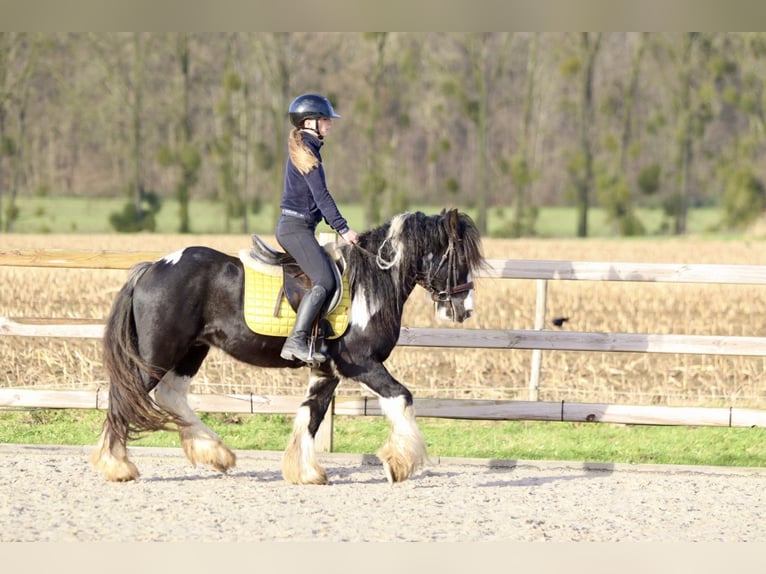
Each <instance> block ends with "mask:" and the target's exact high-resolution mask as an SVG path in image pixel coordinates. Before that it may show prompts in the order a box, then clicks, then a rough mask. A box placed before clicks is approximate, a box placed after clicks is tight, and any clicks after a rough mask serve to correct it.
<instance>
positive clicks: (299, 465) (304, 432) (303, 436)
mask: <svg viewBox="0 0 766 574" xmlns="http://www.w3.org/2000/svg"><path fill="white" fill-rule="evenodd" d="M338 382H339V379H338V376H337V375H336V374H335V372H334V371H333V370H332V367H329V366H328V365H327V364H326V363H325V364H324V365H322V366H321V367H316V368H313V369H311V374H310V375H309V385H308V390H307V391H306V400H304V401H303V403H301V406H300V408H299V409H298V412H297V414H296V415H295V422H294V424H293V433H292V436H291V437H290V441H289V442H288V444H287V448H286V449H285V453H284V455H283V457H282V476H283V477H284V479H285V480H286V481H287V482H291V483H293V484H327V473H326V472H325V470H324V468H322V467H321V466H320V465H319V463H318V462H317V459H316V451H315V448H314V438H315V437H316V433H317V431H318V430H319V425H320V424H322V420H323V419H324V416H325V413H326V412H327V408H328V407H329V406H330V402H331V401H332V397H333V394H334V393H335V388H336V387H337V386H338Z"/></svg>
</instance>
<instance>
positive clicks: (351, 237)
mask: <svg viewBox="0 0 766 574" xmlns="http://www.w3.org/2000/svg"><path fill="white" fill-rule="evenodd" d="M341 237H343V239H345V240H346V242H347V243H350V244H351V245H354V244H355V243H359V234H358V233H357V232H356V231H354V230H353V229H349V230H348V231H346V233H344V234H343V235H341Z"/></svg>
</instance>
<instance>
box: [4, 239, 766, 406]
mask: <svg viewBox="0 0 766 574" xmlns="http://www.w3.org/2000/svg"><path fill="white" fill-rule="evenodd" d="M265 239H267V241H269V242H270V243H271V244H272V245H276V243H275V241H274V239H273V237H268V236H267V237H265ZM249 241H250V240H249V237H247V236H245V235H216V236H202V235H196V236H184V235H26V234H18V235H13V234H9V235H0V250H7V249H51V248H64V249H98V250H102V249H103V250H118V251H157V252H158V253H166V252H171V251H174V250H176V249H179V248H181V247H184V246H187V245H192V244H196V245H207V246H210V247H214V248H216V249H220V250H222V251H226V252H229V253H235V252H236V251H237V250H238V249H240V248H242V247H246V246H248V245H249ZM484 252H485V256H486V257H488V258H491V259H562V260H573V261H614V262H618V261H635V262H662V263H721V264H750V265H766V251H764V249H763V243H762V242H760V241H746V240H737V241H734V240H711V239H695V238H679V239H675V238H674V239H662V240H646V239H642V240H631V241H627V240H598V239H588V240H543V239H540V240H536V239H523V240H500V239H487V240H485V241H484ZM126 277H127V272H126V271H121V270H118V271H114V270H89V269H46V268H21V267H3V266H0V286H2V289H1V291H2V293H1V294H0V316H2V317H11V318H20V317H27V318H49V317H57V318H61V317H66V318H85V319H92V320H99V321H100V320H103V319H105V317H106V316H107V314H108V312H109V308H110V306H111V302H112V299H113V297H114V295H115V294H116V293H117V291H118V290H119V288H120V287H121V285H122V283H123V282H124V281H125V279H126ZM476 307H477V312H476V315H475V316H474V317H473V318H471V319H470V320H469V321H468V322H467V323H465V324H463V325H462V326H459V325H452V327H453V328H456V329H461V328H468V329H482V328H486V329H531V328H533V326H534V313H535V282H534V281H531V280H509V279H489V278H483V279H479V280H477V292H476ZM764 310H766V287H759V286H744V285H693V284H686V285H671V284H662V283H659V284H650V283H627V282H591V281H551V282H549V284H548V318H549V319H550V318H552V317H555V316H567V317H570V320H569V322H567V323H566V324H565V325H564V327H563V328H564V329H569V330H575V331H596V332H625V333H631V332H632V333H679V334H680V333H688V334H709V335H736V336H763V335H764V334H766V319H765V318H764V317H766V315H764ZM403 324H404V325H406V326H420V327H431V326H439V327H444V326H451V325H449V324H445V323H440V322H437V321H436V320H435V319H434V318H433V316H432V312H431V306H430V304H428V303H426V296H425V292H424V291H423V290H421V289H420V288H417V289H416V290H415V292H413V294H412V296H411V298H410V301H409V302H408V304H407V306H406V308H405V315H404V321H403ZM546 328H551V329H554V328H555V327H553V326H551V325H550V323H549V324H548V325H547V327H546ZM531 353H532V352H531V351H517V350H482V349H445V350H441V349H424V348H407V347H400V348H397V349H396V350H395V351H394V353H393V355H392V356H391V358H390V359H389V360H388V362H387V366H388V368H389V369H390V370H391V372H392V373H393V374H394V376H395V377H397V379H399V380H400V381H402V382H403V383H404V384H406V385H407V386H408V387H409V388H410V390H412V392H413V394H415V396H418V397H441V398H483V399H520V400H526V399H527V398H528V391H527V382H528V379H529V371H530V364H531V363H530V359H531ZM0 365H1V366H2V367H1V368H0V386H3V387H32V388H45V389H90V388H95V387H96V386H97V385H103V384H105V383H106V381H105V374H104V372H103V369H102V366H101V359H100V342H99V341H95V340H85V339H81V340H75V339H68V340H65V339H41V338H25V337H8V336H4V337H1V338H0ZM765 365H766V360H764V359H762V358H755V357H718V356H697V355H664V354H644V353H600V352H588V353H576V352H559V351H550V352H545V353H544V354H543V364H542V375H541V382H540V399H541V400H571V401H586V402H614V403H621V404H667V405H695V406H740V407H753V408H762V407H766V384H765V383H766V377H764V366H765ZM306 376H307V375H306V372H305V371H304V370H296V371H289V370H269V369H257V368H254V367H250V366H248V365H242V364H239V363H237V362H236V361H234V360H232V359H230V358H229V357H228V356H226V355H224V354H223V353H220V352H218V351H216V350H213V351H211V353H210V355H209V357H208V359H207V361H206V362H205V363H204V365H203V368H202V370H201V371H200V373H199V375H198V376H197V378H196V379H195V383H194V384H193V387H192V391H193V392H213V393H229V392H254V393H257V394H282V395H300V394H302V393H303V391H304V387H305V383H306ZM338 392H339V394H341V395H357V394H360V393H361V392H362V391H361V389H360V388H359V387H358V386H357V385H356V384H354V383H351V382H344V383H343V384H342V385H341V386H340V387H339V390H338Z"/></svg>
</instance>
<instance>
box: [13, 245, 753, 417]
mask: <svg viewBox="0 0 766 574" xmlns="http://www.w3.org/2000/svg"><path fill="white" fill-rule="evenodd" d="M163 255H164V254H162V253H155V252H132V253H131V252H109V251H72V250H13V251H0V266H2V265H7V266H20V267H60V268H92V269H129V268H130V267H131V266H133V265H134V264H135V263H138V262H140V261H147V260H155V259H157V258H159V257H161V256H163ZM480 276H482V277H489V278H498V279H533V280H536V282H537V283H536V286H537V302H536V311H535V326H534V327H535V328H534V329H533V330H506V329H459V330H456V329H431V328H429V329H425V328H417V327H404V328H402V330H401V333H400V337H399V345H403V346H421V347H462V348H485V349H532V350H533V351H534V353H533V356H532V369H531V378H530V384H529V386H530V393H529V394H530V400H529V401H483V400H463V399H429V398H420V399H416V400H415V402H416V410H417V412H418V415H419V416H433V417H441V418H461V419H488V420H546V421H571V422H613V423H625V424H663V425H671V424H676V425H714V426H746V427H751V426H766V412H764V411H757V410H751V409H736V408H718V409H710V408H696V407H658V406H628V405H609V404H594V403H569V402H564V401H561V402H558V401H554V402H544V401H538V400H537V396H538V395H537V390H538V388H539V373H540V361H541V355H542V351H545V350H559V351H602V352H603V351H606V352H636V353H687V354H715V355H752V356H766V337H732V336H717V335H684V334H677V335H676V334H672V335H671V334H641V333H592V332H574V331H551V330H545V329H543V326H544V318H545V312H546V296H547V282H548V281H551V280H573V281H574V280H579V281H634V282H635V281H643V282H665V283H716V284H722V283H729V284H743V285H765V286H766V266H756V265H688V264H664V263H625V262H583V261H556V260H500V259H491V260H489V261H488V268H487V269H486V270H484V271H483V272H481V273H480ZM103 329H104V324H103V323H101V322H97V321H93V320H77V319H69V318H67V319H24V318H7V317H0V335H11V336H23V337H26V336H28V337H66V338H77V337H85V338H100V337H101V336H102V335H103ZM107 396H108V393H107V391H106V390H101V391H42V390H34V389H0V407H36V406H37V407H50V408H53V407H63V408H104V405H105V404H106V403H105V402H104V401H105V400H106V397H107ZM301 400H302V397H271V396H266V397H264V396H258V395H252V394H250V395H191V396H190V403H191V404H192V406H193V407H194V408H196V409H197V410H202V411H209V412H250V413H285V414H289V413H294V412H295V410H296V409H297V407H298V405H299V404H300V401H301ZM332 412H333V414H336V415H373V416H379V415H380V414H381V413H380V409H379V407H378V406H377V404H376V403H374V401H373V402H369V403H368V400H367V399H366V398H360V399H357V398H345V397H338V398H336V400H335V403H334V405H333V411H332ZM330 421H331V417H330ZM330 424H331V422H330ZM323 426H324V425H323Z"/></svg>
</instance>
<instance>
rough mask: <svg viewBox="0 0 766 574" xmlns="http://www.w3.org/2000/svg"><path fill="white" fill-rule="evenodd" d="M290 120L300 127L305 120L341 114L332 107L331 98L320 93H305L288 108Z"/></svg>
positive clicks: (335, 116)
mask: <svg viewBox="0 0 766 574" xmlns="http://www.w3.org/2000/svg"><path fill="white" fill-rule="evenodd" d="M288 113H289V114H290V122H291V123H292V124H293V125H294V126H295V127H296V128H300V127H301V126H302V125H303V120H313V119H319V118H339V117H340V116H339V115H338V114H336V113H335V110H333V109H332V104H331V103H330V100H328V99H327V98H325V97H324V96H320V95H319V94H303V95H302V96H298V97H297V98H295V99H294V100H293V101H292V103H291V104H290V109H289V110H288Z"/></svg>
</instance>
